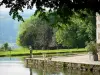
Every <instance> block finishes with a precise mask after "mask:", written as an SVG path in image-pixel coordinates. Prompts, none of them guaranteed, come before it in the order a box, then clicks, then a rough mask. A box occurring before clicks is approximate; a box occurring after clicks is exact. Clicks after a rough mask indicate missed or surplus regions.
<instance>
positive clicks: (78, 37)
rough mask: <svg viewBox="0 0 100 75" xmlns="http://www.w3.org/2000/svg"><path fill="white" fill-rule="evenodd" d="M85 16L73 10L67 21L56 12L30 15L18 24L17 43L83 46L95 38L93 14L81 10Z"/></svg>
mask: <svg viewBox="0 0 100 75" xmlns="http://www.w3.org/2000/svg"><path fill="white" fill-rule="evenodd" d="M82 13H84V14H85V17H83V18H80V17H82V16H81V15H80V14H79V13H77V12H74V14H73V15H72V16H71V17H70V19H69V22H68V23H62V22H61V21H62V19H61V18H59V15H56V14H54V13H53V14H52V15H51V14H47V16H48V17H46V18H47V20H45V19H43V17H41V16H40V17H39V16H34V15H32V16H31V17H30V18H29V19H27V20H25V22H23V23H21V24H20V27H19V35H18V38H17V44H18V45H20V46H23V47H29V46H30V45H31V46H32V48H33V49H57V48H83V47H85V43H86V42H90V41H94V40H96V26H95V16H93V14H92V13H88V12H86V11H84V12H83V11H82Z"/></svg>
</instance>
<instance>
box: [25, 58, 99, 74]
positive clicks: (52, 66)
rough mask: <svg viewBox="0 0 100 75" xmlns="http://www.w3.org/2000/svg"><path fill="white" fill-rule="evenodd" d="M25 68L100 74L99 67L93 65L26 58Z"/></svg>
mask: <svg viewBox="0 0 100 75" xmlns="http://www.w3.org/2000/svg"><path fill="white" fill-rule="evenodd" d="M25 64H26V67H29V68H30V67H33V68H36V69H45V70H47V71H48V70H50V71H60V70H63V69H65V68H66V69H71V70H81V71H91V72H99V73H100V65H93V64H82V63H71V62H60V61H50V60H39V59H31V58H27V59H26V60H25Z"/></svg>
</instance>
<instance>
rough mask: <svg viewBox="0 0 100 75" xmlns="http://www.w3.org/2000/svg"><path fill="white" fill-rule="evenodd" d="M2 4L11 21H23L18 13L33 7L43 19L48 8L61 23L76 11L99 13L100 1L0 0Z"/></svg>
mask: <svg viewBox="0 0 100 75" xmlns="http://www.w3.org/2000/svg"><path fill="white" fill-rule="evenodd" d="M3 4H5V5H6V8H10V9H11V10H10V12H9V14H10V15H12V17H13V19H15V18H18V20H23V18H22V16H21V15H20V14H19V12H18V11H22V12H23V8H25V7H27V8H28V9H32V8H33V6H34V5H35V6H36V8H37V10H36V12H35V13H37V12H38V11H41V15H43V16H44V17H45V12H46V8H49V12H54V11H55V12H57V14H58V15H59V16H60V18H62V19H63V22H66V21H68V18H69V17H70V15H72V14H73V12H74V11H78V10H84V9H89V10H90V11H92V12H93V13H94V14H96V12H98V13H100V0H2V1H1V2H0V5H3ZM78 12H79V11H78ZM79 13H81V12H79ZM81 14H82V13H81ZM82 16H84V14H82Z"/></svg>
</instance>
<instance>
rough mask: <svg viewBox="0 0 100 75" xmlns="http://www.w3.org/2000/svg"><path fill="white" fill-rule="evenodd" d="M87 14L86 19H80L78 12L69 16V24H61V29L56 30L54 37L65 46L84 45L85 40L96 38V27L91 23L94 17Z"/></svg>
mask: <svg viewBox="0 0 100 75" xmlns="http://www.w3.org/2000/svg"><path fill="white" fill-rule="evenodd" d="M83 13H85V14H87V19H84V20H82V19H80V14H78V13H75V14H74V15H73V16H72V17H71V18H70V24H69V23H68V24H66V25H65V24H62V25H61V26H62V29H58V31H57V32H56V39H57V42H58V43H59V44H63V45H64V46H67V47H74V48H75V47H85V42H86V41H88V42H89V41H93V40H96V37H95V36H96V35H95V34H96V27H95V24H93V19H94V17H93V16H92V13H91V14H88V13H87V12H86V11H84V12H83Z"/></svg>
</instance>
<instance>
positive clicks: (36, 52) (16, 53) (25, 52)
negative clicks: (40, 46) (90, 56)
mask: <svg viewBox="0 0 100 75" xmlns="http://www.w3.org/2000/svg"><path fill="white" fill-rule="evenodd" d="M86 51H87V50H86V49H85V48H80V49H57V50H33V55H41V54H44V53H46V54H57V53H59V54H61V53H81V52H86ZM29 54H30V51H29V50H28V49H25V48H20V49H15V50H12V51H0V56H2V57H3V56H27V55H29Z"/></svg>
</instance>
